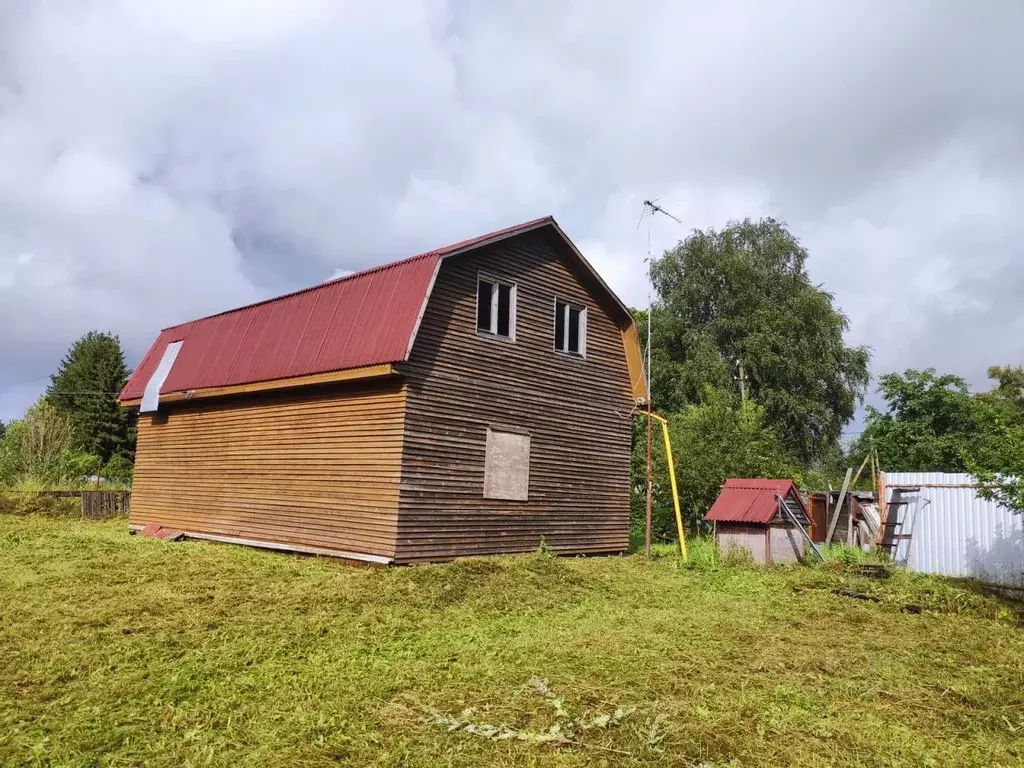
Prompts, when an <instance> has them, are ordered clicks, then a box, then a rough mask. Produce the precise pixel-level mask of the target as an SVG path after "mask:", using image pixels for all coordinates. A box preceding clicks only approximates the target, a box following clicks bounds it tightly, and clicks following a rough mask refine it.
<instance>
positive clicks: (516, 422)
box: [396, 230, 633, 562]
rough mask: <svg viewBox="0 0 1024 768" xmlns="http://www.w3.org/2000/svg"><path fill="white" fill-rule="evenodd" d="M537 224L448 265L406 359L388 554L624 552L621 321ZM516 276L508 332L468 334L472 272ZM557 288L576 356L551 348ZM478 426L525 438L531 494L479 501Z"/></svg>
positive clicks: (481, 445) (626, 422)
mask: <svg viewBox="0 0 1024 768" xmlns="http://www.w3.org/2000/svg"><path fill="white" fill-rule="evenodd" d="M561 254H562V250H561V247H560V246H559V245H558V243H557V242H556V240H555V238H554V235H553V234H552V233H550V232H548V231H546V230H541V231H538V232H533V233H530V234H527V235H524V236H521V237H516V238H512V239H510V240H507V241H503V242H502V243H499V244H496V245H493V246H489V247H486V248H483V249H481V250H479V251H475V252H472V253H469V254H466V255H464V256H458V257H454V258H452V259H448V260H445V261H444V262H443V264H442V266H441V269H440V271H439V274H438V276H437V280H436V282H435V286H434V292H433V296H432V298H431V300H430V302H429V304H428V306H427V309H426V312H425V314H424V317H423V320H422V323H421V326H420V330H419V335H418V337H417V339H416V343H415V345H414V347H413V350H412V356H411V359H410V361H409V363H407V364H404V365H401V366H399V370H400V371H401V372H403V373H404V374H405V375H406V377H407V381H408V391H409V394H408V404H407V415H406V431H405V449H404V466H403V473H402V483H401V500H400V511H399V524H398V542H397V550H396V559H397V560H398V561H399V562H415V561H422V560H440V559H446V558H452V557H458V556H462V555H470V554H484V553H498V552H523V551H529V550H533V549H536V548H537V546H538V544H539V542H540V539H541V537H542V536H543V537H544V538H545V540H546V542H547V543H548V545H549V546H551V547H552V549H554V550H556V551H560V552H563V553H601V552H616V551H621V550H624V549H626V547H627V546H628V537H629V450H630V434H631V429H630V423H631V415H630V414H631V410H632V407H633V398H632V395H631V382H630V379H629V374H628V372H627V366H626V358H625V353H624V348H623V336H622V327H621V326H622V321H621V320H620V319H617V318H615V317H613V316H612V314H611V313H610V312H609V311H608V310H607V309H606V308H605V306H604V305H603V304H602V303H601V302H599V301H598V300H597V299H596V298H595V296H596V295H599V290H600V289H599V288H597V287H596V286H588V285H586V283H585V281H584V280H583V278H581V276H580V275H578V274H577V273H576V271H575V270H574V269H572V268H570V267H569V266H568V264H567V262H566V261H564V260H563V257H562V255H561ZM481 271H483V272H485V273H486V274H489V275H492V276H493V277H496V278H499V279H506V280H508V281H509V282H513V283H515V284H516V286H517V288H516V293H517V299H516V302H517V312H516V314H517V319H516V334H515V336H516V337H515V341H514V342H512V341H509V340H505V339H499V338H493V337H485V336H483V335H481V334H480V333H478V332H477V329H476V291H477V275H478V273H479V272H481ZM556 296H557V297H558V298H559V299H562V300H568V301H570V302H574V303H577V304H582V305H585V306H586V307H587V315H588V317H587V339H586V353H587V354H586V358H585V359H584V358H581V357H576V356H570V355H567V354H564V353H559V352H556V351H555V349H554V313H555V298H556ZM488 426H491V427H494V428H497V429H508V430H510V431H526V432H528V433H529V435H530V445H531V448H530V452H531V453H530V465H529V498H528V500H527V501H509V500H497V499H485V498H483V487H484V461H485V449H486V433H487V428H488Z"/></svg>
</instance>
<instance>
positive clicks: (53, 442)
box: [0, 331, 136, 486]
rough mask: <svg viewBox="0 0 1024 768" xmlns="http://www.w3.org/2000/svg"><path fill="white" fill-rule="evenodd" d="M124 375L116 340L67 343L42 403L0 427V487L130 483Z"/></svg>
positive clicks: (93, 337)
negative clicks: (122, 394)
mask: <svg viewBox="0 0 1024 768" xmlns="http://www.w3.org/2000/svg"><path fill="white" fill-rule="evenodd" d="M129 374H130V370H129V368H128V366H127V365H126V363H125V358H124V351H123V350H122V348H121V342H120V339H119V338H118V337H117V336H116V335H114V334H112V333H102V332H98V331H90V332H89V333H87V334H86V335H85V336H83V337H82V338H80V339H78V340H77V341H76V342H75V343H74V344H72V345H71V347H70V349H69V350H68V352H67V354H66V355H65V356H64V358H63V359H62V360H61V362H60V365H59V367H58V369H57V371H56V372H55V373H54V374H53V375H52V376H51V377H50V384H49V386H48V387H47V389H46V392H45V393H44V394H43V395H42V396H41V397H40V398H39V400H37V401H36V403H35V404H34V405H32V406H31V407H30V408H29V409H28V411H27V412H26V413H25V415H24V416H23V417H22V418H20V419H15V420H14V421H12V422H10V423H9V424H6V425H3V424H0V485H8V486H10V485H18V484H22V483H28V484H36V485H46V486H53V485H64V484H78V483H81V482H83V481H84V480H85V479H86V478H92V477H102V478H104V479H107V480H111V481H115V482H120V483H126V482H129V481H130V479H131V473H132V463H133V461H134V458H135V432H136V414H135V412H134V411H133V410H131V409H125V408H121V407H120V406H119V405H118V403H117V395H118V393H119V392H120V391H121V388H122V387H123V386H124V384H125V382H126V381H127V380H128V376H129Z"/></svg>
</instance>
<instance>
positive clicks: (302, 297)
mask: <svg viewBox="0 0 1024 768" xmlns="http://www.w3.org/2000/svg"><path fill="white" fill-rule="evenodd" d="M549 224H550V225H553V226H554V227H555V228H556V229H557V228H558V225H557V224H555V220H554V219H553V218H551V217H550V216H547V217H544V218H541V219H534V220H533V221H528V222H525V223H523V224H517V225H516V226H514V227H508V228H507V229H501V230H498V231H496V232H490V233H488V234H486V235H481V236H480V237H474V238H472V239H470V240H464V241H462V242H459V243H454V244H453V245H449V246H446V247H444V248H440V249H438V250H435V251H429V252H428V253H423V254H420V255H419V256H413V257H412V258H409V259H405V260H402V261H396V262H394V263H391V264H385V265H383V266H380V267H374V268H373V269H368V270H366V271H364V272H358V273H356V274H354V275H349V276H347V277H343V278H340V279H338V280H332V281H329V282H326V283H322V284H320V285H316V286H313V287H311V288H306V289H304V290H301V291H297V292H295V293H290V294H286V295H284V296H279V297H277V298H274V299H268V300H266V301H262V302H259V303H256V304H250V305H248V306H245V307H239V308H238V309H232V310H229V311H227V312H222V313H220V314H217V315H212V316H210V317H205V318H202V319H199V320H193V321H191V322H187V323H183V324H181V325H176V326H173V327H171V328H165V329H164V330H163V331H161V332H160V335H159V336H158V337H157V340H156V342H154V344H153V346H152V347H151V348H150V350H149V352H147V353H146V355H145V357H144V358H143V359H142V362H141V363H140V364H139V367H138V368H136V369H135V371H134V372H133V373H132V376H131V378H129V379H128V382H127V383H126V384H125V386H124V389H123V390H122V391H121V395H120V399H122V400H134V399H137V398H141V397H142V394H143V392H144V390H145V388H146V383H147V382H148V381H149V379H150V376H152V375H153V371H154V370H155V369H156V367H157V365H158V364H159V362H160V359H161V358H162V357H163V354H164V350H165V349H166V347H167V345H168V344H169V343H171V342H173V341H181V342H183V343H182V345H181V350H180V352H179V353H178V357H177V359H176V360H175V362H174V366H173V367H172V368H171V371H170V373H169V374H168V376H167V379H166V380H165V381H164V383H163V386H162V387H160V392H161V393H164V394H166V393H168V392H181V391H187V390H192V389H202V388H205V387H222V386H231V385H236V384H251V383H254V382H259V381H272V380H274V379H285V378H291V377H295V376H307V375H312V374H317V373H327V372H331V371H341V370H345V369H348V368H361V367H363V366H368V365H381V364H385V363H395V362H400V361H403V360H405V359H406V358H407V356H408V353H409V349H410V347H411V345H412V341H413V338H414V337H415V334H416V330H417V327H418V325H419V319H420V317H421V313H422V311H423V309H424V307H425V306H426V300H427V298H428V296H429V294H430V289H431V287H432V284H433V281H434V275H435V273H436V270H437V268H438V263H439V261H440V260H441V258H442V257H444V256H449V255H452V254H454V253H457V252H460V251H464V250H467V249H470V248H475V247H479V246H481V245H485V244H487V243H490V242H493V241H496V240H500V239H502V238H505V237H509V236H512V235H516V234H520V233H522V232H526V231H529V230H531V229H536V228H538V227H541V226H545V225H549ZM558 231H559V232H561V230H558ZM563 237H564V235H563ZM613 295H614V294H613Z"/></svg>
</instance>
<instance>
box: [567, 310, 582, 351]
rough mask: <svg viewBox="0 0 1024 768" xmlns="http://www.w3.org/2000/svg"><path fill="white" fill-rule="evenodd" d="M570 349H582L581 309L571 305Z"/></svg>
mask: <svg viewBox="0 0 1024 768" xmlns="http://www.w3.org/2000/svg"><path fill="white" fill-rule="evenodd" d="M569 351H570V352H577V353H578V352H579V351H580V311H579V310H578V309H573V308H572V307H569Z"/></svg>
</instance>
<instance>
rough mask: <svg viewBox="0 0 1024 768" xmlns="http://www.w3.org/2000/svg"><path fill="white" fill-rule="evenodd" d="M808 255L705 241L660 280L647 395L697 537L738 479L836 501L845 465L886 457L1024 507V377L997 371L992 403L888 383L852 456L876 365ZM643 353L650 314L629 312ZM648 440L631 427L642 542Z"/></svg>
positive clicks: (938, 381)
mask: <svg viewBox="0 0 1024 768" xmlns="http://www.w3.org/2000/svg"><path fill="white" fill-rule="evenodd" d="M809 257H810V254H809V253H808V251H807V250H806V249H805V248H804V246H803V245H802V244H801V243H800V242H799V240H798V239H797V238H796V237H794V235H793V234H792V233H791V232H789V230H788V229H787V228H786V227H785V225H784V224H782V223H781V222H778V221H776V220H774V219H771V218H767V219H761V220H758V221H752V220H749V219H747V220H744V221H739V222H730V223H729V224H727V225H726V226H725V227H724V228H722V229H721V230H715V229H707V230H695V231H694V232H692V233H691V234H690V235H689V236H688V237H686V238H685V239H684V240H682V241H681V242H679V243H678V244H677V245H676V246H675V247H674V248H671V249H669V250H668V251H666V252H665V253H664V255H662V256H661V257H660V258H658V259H656V260H654V261H653V262H652V265H651V272H650V276H651V282H652V284H653V288H654V292H655V297H656V298H655V300H654V301H653V303H652V306H651V309H650V312H651V317H650V324H651V360H652V365H651V368H652V371H651V374H652V375H651V391H652V401H653V403H654V407H655V409H656V410H657V411H658V412H660V413H661V414H662V415H663V416H665V417H666V418H667V419H668V422H669V427H670V432H671V437H672V445H673V449H674V452H675V464H676V474H677V480H678V484H679V491H680V496H681V499H682V502H683V508H684V509H683V512H684V517H685V521H686V523H687V526H688V527H689V528H691V529H699V528H700V526H701V520H702V518H703V516H704V514H705V513H706V512H707V510H708V508H709V507H710V506H711V504H712V503H713V502H714V500H715V498H716V497H717V495H718V492H719V489H720V487H721V485H722V483H724V482H725V480H726V479H728V478H729V477H791V478H793V479H795V480H796V481H797V483H798V484H800V485H802V486H803V487H805V488H808V489H815V490H824V489H827V488H828V487H830V486H831V487H834V488H838V487H839V485H840V483H841V478H842V475H843V473H844V471H845V468H846V467H847V466H850V465H851V464H852V463H853V462H858V463H859V461H861V460H862V459H863V457H864V456H865V455H866V454H867V453H868V452H872V451H874V452H877V454H878V457H879V461H880V466H881V468H882V469H884V470H891V471H925V470H927V471H934V472H955V471H963V472H970V473H972V474H973V475H975V476H976V477H977V478H978V479H979V481H980V483H981V488H982V491H983V492H984V493H986V494H987V495H990V496H993V497H994V498H997V499H998V500H999V501H1000V502H1002V503H1004V504H1006V505H1007V506H1010V507H1012V508H1014V509H1018V510H1019V509H1021V508H1024V498H1022V495H1021V493H1022V492H1021V487H1020V484H1019V482H1018V481H1017V480H1015V479H1014V478H1019V477H1024V371H1022V369H1021V368H1020V367H1017V368H1012V367H1007V368H999V367H997V368H993V369H991V370H990V372H989V373H990V376H991V377H992V378H993V379H994V380H995V382H996V383H995V386H994V388H993V389H992V391H990V392H985V393H981V394H977V395H975V394H971V393H970V392H969V391H968V389H967V386H966V384H965V383H964V382H963V380H962V379H959V378H957V377H955V376H949V375H939V374H936V373H935V372H934V371H914V370H909V371H905V372H903V373H888V374H885V375H883V376H881V377H880V379H879V392H880V394H881V395H882V397H883V398H884V400H885V402H886V404H887V406H886V408H885V409H883V410H877V409H874V408H868V409H867V419H866V429H865V431H864V432H863V433H862V434H861V435H860V436H859V437H858V438H857V440H856V441H854V442H853V444H852V445H844V443H843V440H842V435H843V430H844V428H845V427H846V426H847V425H848V424H849V423H850V422H851V420H852V419H853V417H854V415H855V413H856V410H857V407H858V406H859V405H861V404H863V402H864V399H865V396H866V394H867V392H868V385H869V382H870V376H869V364H870V350H869V349H868V348H867V347H864V346H852V345H849V344H847V343H846V340H845V336H846V332H847V330H848V328H849V322H848V319H847V317H846V316H845V315H844V314H843V313H842V311H840V309H839V308H838V307H837V306H836V304H835V298H834V296H833V295H832V294H831V293H829V292H828V291H827V290H825V288H824V287H822V286H820V285H815V284H814V283H812V281H811V279H810V277H809V275H808V272H807V261H808V259H809ZM633 314H634V318H635V320H636V323H637V327H638V330H639V332H640V337H641V343H642V344H644V345H646V343H647V322H648V317H647V312H646V311H644V310H636V309H634V310H633ZM654 434H655V439H657V440H658V442H659V445H656V446H655V452H654V498H655V505H654V534H655V536H656V537H661V538H664V539H669V538H673V537H674V533H675V526H674V521H673V511H672V509H673V508H672V501H671V494H670V489H669V483H668V474H667V467H666V465H665V459H664V454H663V453H662V448H661V446H660V438H659V436H658V432H657V431H655V433H654ZM645 462H646V440H645V425H644V424H643V420H642V419H638V420H637V422H636V423H635V425H634V432H633V453H632V497H631V517H632V530H633V532H634V534H635V535H637V534H639V533H640V532H641V531H642V529H643V520H644V511H645V505H646V488H645V485H646V483H645Z"/></svg>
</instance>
